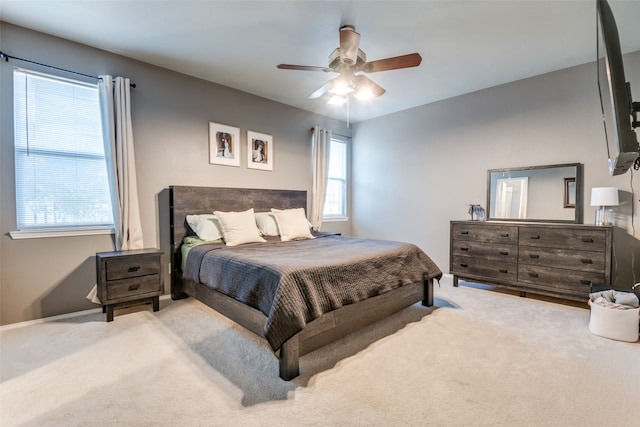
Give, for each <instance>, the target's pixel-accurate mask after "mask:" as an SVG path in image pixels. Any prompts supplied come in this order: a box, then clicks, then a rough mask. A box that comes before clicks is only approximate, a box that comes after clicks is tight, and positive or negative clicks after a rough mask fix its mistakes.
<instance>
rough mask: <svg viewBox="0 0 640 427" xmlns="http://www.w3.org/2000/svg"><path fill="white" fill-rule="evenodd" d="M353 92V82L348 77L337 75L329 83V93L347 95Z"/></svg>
mask: <svg viewBox="0 0 640 427" xmlns="http://www.w3.org/2000/svg"><path fill="white" fill-rule="evenodd" d="M351 92H353V83H352V82H351V80H350V79H347V78H341V77H338V78H337V79H334V80H333V81H332V83H331V89H329V93H331V94H333V95H340V96H342V95H348V94H350V93H351Z"/></svg>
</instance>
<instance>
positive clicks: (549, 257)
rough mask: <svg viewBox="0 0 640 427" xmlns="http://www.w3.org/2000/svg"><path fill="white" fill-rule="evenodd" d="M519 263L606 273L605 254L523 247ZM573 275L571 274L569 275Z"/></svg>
mask: <svg viewBox="0 0 640 427" xmlns="http://www.w3.org/2000/svg"><path fill="white" fill-rule="evenodd" d="M518 263H519V264H521V265H530V266H543V267H544V266H550V265H553V266H554V267H558V268H562V269H567V270H578V271H597V272H600V273H602V272H604V269H605V265H606V260H605V254H604V252H591V251H573V250H572V251H568V250H566V249H555V248H543V247H535V246H522V247H520V249H519V252H518ZM568 274H571V273H568Z"/></svg>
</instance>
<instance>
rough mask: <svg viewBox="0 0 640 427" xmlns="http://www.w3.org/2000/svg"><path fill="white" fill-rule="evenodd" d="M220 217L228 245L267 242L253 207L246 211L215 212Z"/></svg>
mask: <svg viewBox="0 0 640 427" xmlns="http://www.w3.org/2000/svg"><path fill="white" fill-rule="evenodd" d="M213 213H214V215H215V216H217V217H218V220H219V221H220V225H221V227H222V235H223V236H224V242H225V244H226V245H227V246H237V245H241V244H243V243H254V242H266V240H264V239H263V238H262V237H260V231H258V227H257V226H256V217H255V215H254V213H253V208H251V209H249V210H246V211H244V212H220V211H215V212H213Z"/></svg>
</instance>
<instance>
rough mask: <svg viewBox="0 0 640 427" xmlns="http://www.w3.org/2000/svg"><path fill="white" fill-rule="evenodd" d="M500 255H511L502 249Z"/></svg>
mask: <svg viewBox="0 0 640 427" xmlns="http://www.w3.org/2000/svg"><path fill="white" fill-rule="evenodd" d="M500 255H509V252H507V251H500Z"/></svg>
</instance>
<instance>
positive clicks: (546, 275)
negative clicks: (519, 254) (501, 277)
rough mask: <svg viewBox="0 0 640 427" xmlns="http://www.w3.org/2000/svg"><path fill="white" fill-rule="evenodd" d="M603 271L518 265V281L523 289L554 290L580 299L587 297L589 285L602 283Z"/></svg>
mask: <svg viewBox="0 0 640 427" xmlns="http://www.w3.org/2000/svg"><path fill="white" fill-rule="evenodd" d="M604 280H605V276H604V273H603V272H596V271H571V270H565V269H561V268H553V267H542V266H530V265H518V283H519V284H522V285H525V288H526V289H525V290H527V291H529V290H530V291H531V292H535V290H536V289H537V290H545V291H549V292H551V291H555V292H558V293H561V294H565V295H574V296H576V297H578V298H580V299H581V300H582V301H586V299H587V298H588V297H589V291H590V289H591V285H592V284H593V285H599V284H603V283H605V282H604Z"/></svg>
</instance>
